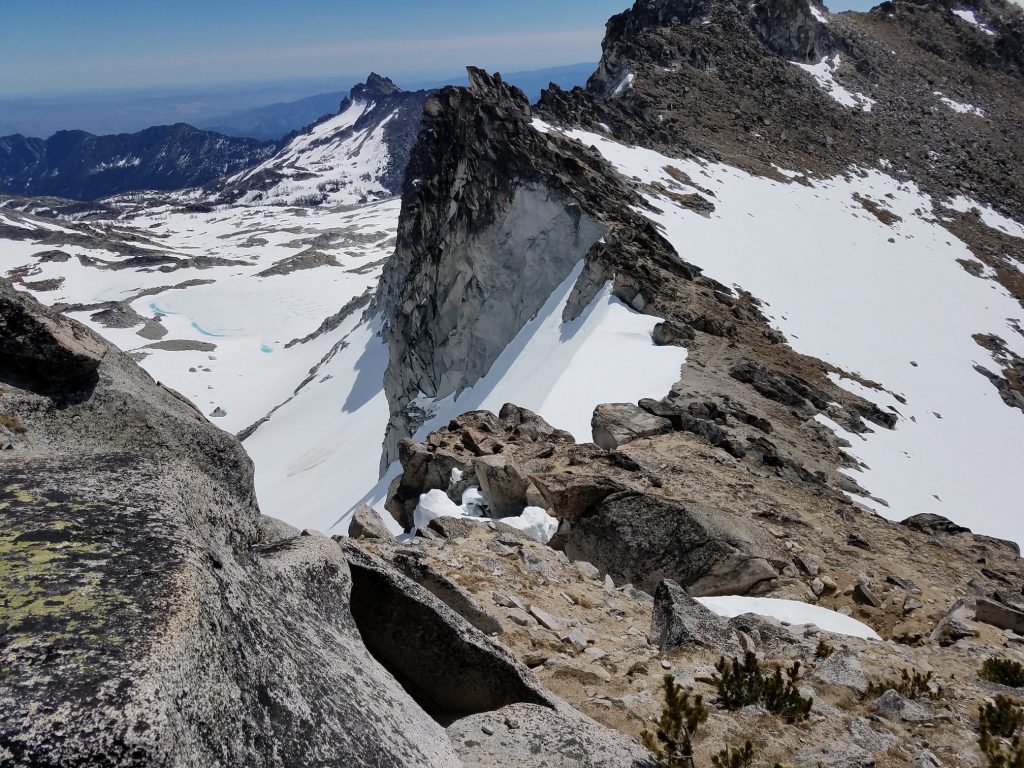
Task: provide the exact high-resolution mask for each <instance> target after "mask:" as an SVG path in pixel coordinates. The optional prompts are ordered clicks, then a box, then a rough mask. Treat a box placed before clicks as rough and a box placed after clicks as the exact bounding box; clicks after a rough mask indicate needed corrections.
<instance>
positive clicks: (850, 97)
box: [790, 53, 875, 112]
mask: <svg viewBox="0 0 1024 768" xmlns="http://www.w3.org/2000/svg"><path fill="white" fill-rule="evenodd" d="M790 63H791V64H794V65H795V66H798V67H800V69H802V70H804V72H807V73H808V74H809V75H811V77H813V78H814V79H815V80H816V81H817V83H818V85H819V86H820V87H821V89H822V90H823V91H825V92H826V93H827V94H828V95H829V96H831V97H832V99H833V100H834V101H836V102H837V103H839V104H842V105H843V106H844V107H852V108H855V109H861V110H863V111H864V112H870V111H871V107H872V106H874V104H875V100H874V99H872V98H871V97H869V96H865V95H864V94H863V93H856V92H854V91H849V90H847V89H846V88H844V87H843V86H842V85H840V84H839V83H838V82H837V81H836V78H835V72H836V70H837V69H839V63H840V59H839V54H838V53H837V54H836V55H835V56H833V57H832V58H829V57H828V56H826V57H824V58H823V59H822V60H821V61H819V62H818V63H817V64H804V63H803V62H799V61H793V62H790Z"/></svg>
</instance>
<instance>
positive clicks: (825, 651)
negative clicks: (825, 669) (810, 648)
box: [814, 638, 836, 659]
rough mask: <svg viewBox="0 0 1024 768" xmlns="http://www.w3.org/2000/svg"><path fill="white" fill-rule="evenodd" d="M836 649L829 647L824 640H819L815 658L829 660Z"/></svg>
mask: <svg viewBox="0 0 1024 768" xmlns="http://www.w3.org/2000/svg"><path fill="white" fill-rule="evenodd" d="M835 651H836V649H835V648H833V647H832V646H831V645H829V644H828V643H827V642H826V641H825V640H824V638H822V639H821V640H818V647H817V648H815V649H814V658H816V659H827V658H828V657H829V656H831V655H832V654H833V653H835Z"/></svg>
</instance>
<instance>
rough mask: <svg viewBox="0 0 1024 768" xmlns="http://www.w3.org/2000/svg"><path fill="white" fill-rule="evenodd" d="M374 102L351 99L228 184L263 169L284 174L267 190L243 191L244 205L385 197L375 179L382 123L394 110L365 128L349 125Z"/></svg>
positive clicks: (382, 165) (382, 156) (382, 163)
mask: <svg viewBox="0 0 1024 768" xmlns="http://www.w3.org/2000/svg"><path fill="white" fill-rule="evenodd" d="M374 106H375V105H374V103H373V102H365V101H353V102H351V103H350V104H349V107H348V109H346V110H345V111H344V112H341V113H340V114H338V115H335V116H334V117H331V118H329V119H327V120H325V121H324V122H322V123H318V124H317V125H315V126H313V127H312V128H311V129H310V130H309V131H308V132H307V133H302V134H299V135H298V136H296V137H295V138H294V139H292V140H291V141H290V142H288V144H287V145H285V146H284V147H283V148H282V149H281V151H280V152H278V153H277V154H276V155H274V156H273V157H272V158H270V159H269V160H267V161H265V162H264V163H262V164H260V165H258V166H256V167H255V168H250V169H248V170H246V171H243V172H241V173H239V174H237V175H235V176H233V177H230V178H228V179H227V181H226V183H227V185H229V186H230V185H234V184H238V183H243V182H245V181H248V180H250V179H253V178H254V177H256V176H259V175H260V174H263V173H267V172H273V173H277V174H281V175H282V176H283V177H284V178H282V179H281V180H280V181H278V182H277V183H276V184H274V185H273V186H272V187H270V188H269V189H268V190H266V191H251V192H249V193H247V194H246V195H245V196H244V197H243V198H242V199H241V201H240V202H241V203H242V204H243V205H251V204H260V205H264V204H275V205H295V204H302V203H310V202H313V201H314V200H316V201H317V202H318V203H324V202H326V203H330V204H336V205H353V204H356V203H358V202H361V201H365V200H367V199H370V200H375V199H382V198H385V197H387V196H388V194H389V193H388V192H387V190H385V189H384V187H383V186H381V184H380V182H378V181H377V179H378V178H379V177H380V176H381V174H382V173H383V172H384V171H385V169H386V168H387V164H388V160H389V152H388V148H387V144H386V142H385V141H384V126H385V125H387V123H388V121H389V120H391V119H392V117H394V115H391V116H390V117H388V118H385V119H384V120H383V121H381V122H380V123H379V124H376V125H373V126H371V127H369V128H364V129H361V130H359V131H355V132H351V131H350V130H349V129H351V128H352V127H353V126H354V125H355V123H356V121H357V120H359V118H360V117H362V116H363V115H365V114H366V113H368V112H370V111H371V110H372V109H373V108H374Z"/></svg>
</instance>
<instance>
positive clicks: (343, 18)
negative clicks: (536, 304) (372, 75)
mask: <svg viewBox="0 0 1024 768" xmlns="http://www.w3.org/2000/svg"><path fill="white" fill-rule="evenodd" d="M629 5H631V3H630V2H628V0H560V2H559V3H557V4H553V3H550V2H544V1H542V0H520V2H519V3H516V4H515V5H514V6H511V5H504V4H502V5H495V4H480V3H476V2H469V1H468V0H435V2H434V3H431V4H429V5H426V4H423V3H417V2H415V1H414V0H381V2H378V3H375V4H373V5H372V6H368V5H367V4H365V3H355V2H351V1H350V0H342V1H340V2H339V1H337V0H301V1H300V2H296V3H292V4H290V5H289V6H288V7H287V9H286V11H284V12H282V10H281V7H280V5H279V4H277V3H274V2H271V0H246V1H245V2H242V0H218V2H217V3H212V4H211V3H209V2H207V1H206V0H179V2H177V3H174V4H168V5H158V6H155V7H153V6H152V5H150V4H139V3H136V2H134V1H133V0H94V2H90V3H80V2H77V0H35V1H34V2H32V3H22V4H10V5H9V6H8V7H6V8H4V16H5V22H4V24H3V25H2V26H0V99H3V100H11V99H15V98H19V99H25V98H55V97H60V96H70V95H78V94H82V95H90V94H91V95H95V96H102V95H110V94H118V93H126V92H129V93H130V92H134V91H153V92H154V93H159V92H161V91H165V90H167V89H170V90H181V89H192V88H195V89H199V88H206V87H209V88H214V89H216V88H224V87H230V88H233V89H237V88H239V87H243V86H247V85H254V86H260V85H264V86H265V85H274V84H279V85H286V84H289V83H296V82H302V81H311V80H321V81H324V82H326V81H328V80H330V79H339V80H345V79H351V78H353V77H355V78H357V79H361V78H363V77H365V76H366V73H368V72H370V71H371V70H377V71H381V72H386V73H390V74H391V75H392V76H393V77H396V79H398V78H403V77H404V78H409V77H416V78H418V79H419V80H421V81H426V80H430V79H436V78H443V77H449V76H451V75H452V74H454V73H456V72H460V71H462V70H463V69H464V67H465V66H466V65H467V64H472V65H475V66H480V67H483V68H486V69H488V70H499V71H500V70H507V71H525V70H537V69H544V68H548V67H555V66H559V65H562V64H565V63H567V62H582V61H596V60H597V59H598V58H599V57H600V45H601V39H602V37H603V35H604V26H605V23H606V22H607V20H608V18H609V17H610V16H612V15H613V14H615V13H618V12H620V11H622V10H625V9H626V8H627V7H628V6H629ZM870 5H871V3H870V2H866V1H865V0H844V1H843V2H842V3H838V2H837V3H834V4H833V6H831V10H833V11H840V10H846V9H857V10H863V9H866V8H868V7H870ZM143 6H146V7H143Z"/></svg>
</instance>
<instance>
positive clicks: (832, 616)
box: [697, 596, 882, 640]
mask: <svg viewBox="0 0 1024 768" xmlns="http://www.w3.org/2000/svg"><path fill="white" fill-rule="evenodd" d="M697 602H698V603H700V604H701V605H703V606H704V607H705V608H707V609H708V610H710V611H711V612H713V613H716V614H718V615H719V616H722V617H723V618H726V619H731V618H733V617H735V616H742V615H743V614H746V613H753V614H756V615H758V616H770V617H772V618H775V619H778V620H779V621H781V622H783V623H785V624H793V625H797V626H802V625H806V624H813V625H814V626H816V627H818V629H822V630H824V631H826V632H831V633H833V634H836V635H848V636H850V637H859V638H862V639H864V640H881V639H882V638H881V637H879V635H878V633H877V632H875V630H873V629H872V628H871V627H869V626H868V625H867V624H864V623H862V622H860V621H857V620H856V619H853V618H850V617H849V616H845V615H843V614H841V613H837V612H836V611H831V610H829V609H828V608H822V607H821V606H820V605H811V604H810V603H801V602H800V601H798V600H781V599H778V598H772V597H741V596H725V597H698V598H697Z"/></svg>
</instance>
